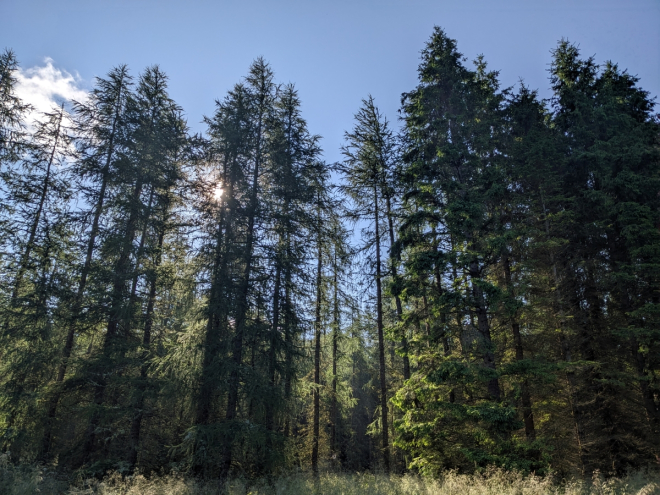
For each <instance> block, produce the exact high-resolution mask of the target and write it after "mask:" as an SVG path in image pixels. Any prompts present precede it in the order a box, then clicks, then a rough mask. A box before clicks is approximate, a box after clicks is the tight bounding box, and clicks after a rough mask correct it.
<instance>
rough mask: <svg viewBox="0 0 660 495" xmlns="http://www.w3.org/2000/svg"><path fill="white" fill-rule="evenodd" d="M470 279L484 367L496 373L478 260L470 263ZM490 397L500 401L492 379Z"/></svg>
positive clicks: (495, 380) (489, 388) (494, 379)
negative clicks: (480, 285)
mask: <svg viewBox="0 0 660 495" xmlns="http://www.w3.org/2000/svg"><path fill="white" fill-rule="evenodd" d="M469 271H470V279H471V280H472V297H473V299H474V304H475V312H476V313H477V329H478V330H479V334H480V337H481V347H482V349H481V352H482V353H483V361H484V366H486V368H489V369H491V370H493V371H495V369H496V368H495V352H494V349H493V341H492V339H491V335H490V323H489V321H488V311H487V308H486V301H485V300H484V295H483V291H482V290H481V288H480V287H479V285H478V283H477V281H478V280H479V279H480V278H481V272H480V270H479V263H478V262H477V261H476V260H473V261H471V262H470V267H469ZM488 395H489V396H490V398H491V399H493V400H495V401H498V402H499V400H500V384H499V381H498V379H497V378H496V377H495V378H491V379H490V380H489V381H488Z"/></svg>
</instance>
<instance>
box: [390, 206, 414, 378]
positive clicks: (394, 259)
mask: <svg viewBox="0 0 660 495" xmlns="http://www.w3.org/2000/svg"><path fill="white" fill-rule="evenodd" d="M386 199H387V203H386V204H387V212H386V213H387V223H388V227H389V233H390V266H391V272H392V278H393V279H396V277H397V264H398V263H400V262H401V257H400V256H398V255H397V256H394V253H393V250H394V221H393V219H392V207H391V204H390V196H389V195H387V196H386ZM394 303H395V305H396V319H397V322H399V323H400V322H401V320H402V316H403V308H402V306H401V298H400V297H399V295H398V294H396V295H395V296H394ZM401 349H402V350H403V379H404V380H408V379H409V378H410V359H409V358H408V339H407V338H406V336H405V334H404V335H403V336H402V337H401Z"/></svg>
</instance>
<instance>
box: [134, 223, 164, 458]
mask: <svg viewBox="0 0 660 495" xmlns="http://www.w3.org/2000/svg"><path fill="white" fill-rule="evenodd" d="M164 237H165V227H164V226H162V227H161V231H160V233H159V234H158V255H157V258H156V263H155V265H154V270H157V269H158V267H159V266H160V262H161V259H162V254H161V250H162V248H163V238H164ZM150 278H151V280H150V286H149V298H148V300H147V312H146V314H145V322H144V334H143V335H142V347H143V348H144V349H143V350H142V356H141V360H142V366H141V367H140V381H139V382H138V386H137V390H136V393H137V399H136V402H135V414H134V416H133V420H132V422H131V452H130V454H129V459H128V463H129V466H130V469H131V470H133V469H135V465H136V464H137V458H138V448H139V445H140V431H141V429H142V419H143V417H144V399H145V392H146V388H147V372H148V370H149V364H148V363H147V358H148V357H149V347H150V345H151V329H152V327H153V316H154V304H155V302H156V282H157V278H158V277H157V275H156V273H153V274H152V275H151V277H150Z"/></svg>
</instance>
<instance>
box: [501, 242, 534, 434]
mask: <svg viewBox="0 0 660 495" xmlns="http://www.w3.org/2000/svg"><path fill="white" fill-rule="evenodd" d="M502 264H503V266H504V280H505V282H506V288H507V291H508V292H509V296H510V297H514V288H513V282H512V280H511V265H510V261H509V254H508V253H505V254H504V257H503V258H502ZM516 314H517V310H516ZM516 314H513V315H511V318H510V320H511V331H512V332H513V342H514V346H515V348H516V361H522V360H523V359H524V356H523V345H522V337H521V335H520V324H519V323H518V318H517V316H516ZM521 400H522V412H523V421H524V423H525V436H526V437H527V440H530V441H533V440H535V439H536V430H535V428H534V415H533V413H532V399H531V396H530V393H529V382H528V380H527V379H526V378H525V379H524V380H523V382H522V385H521Z"/></svg>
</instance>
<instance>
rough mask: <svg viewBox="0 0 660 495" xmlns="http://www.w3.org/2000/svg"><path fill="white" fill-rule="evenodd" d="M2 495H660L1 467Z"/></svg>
mask: <svg viewBox="0 0 660 495" xmlns="http://www.w3.org/2000/svg"><path fill="white" fill-rule="evenodd" d="M0 493H2V494H3V495H24V494H30V495H31V494H37V493H38V494H44V495H45V494H48V495H50V494H53V495H54V494H67V495H83V494H84V495H97V494H98V495H212V494H223V495H225V494H226V495H285V494H286V495H316V494H320V495H549V494H553V495H628V494H637V495H651V494H660V477H658V476H655V475H652V474H643V473H634V474H630V475H628V476H626V477H625V478H609V479H605V478H603V477H601V476H598V475H595V476H594V477H593V478H591V479H588V480H576V479H574V480H569V481H563V482H562V481H557V480H553V479H552V478H551V477H537V476H522V475H521V474H519V473H512V472H506V471H502V470H497V469H491V470H488V471H486V472H485V473H482V474H475V475H463V474H457V473H454V472H447V473H445V474H444V476H442V477H441V478H440V479H436V480H430V479H425V478H420V477H417V476H412V475H406V476H389V477H388V476H385V475H374V474H367V473H365V474H336V473H327V474H321V475H320V476H319V478H318V479H314V477H312V476H311V475H310V474H309V473H298V474H293V475H289V476H282V477H279V478H276V479H272V480H265V479H263V480H256V481H255V480H252V481H249V480H244V479H240V478H239V479H233V480H228V481H218V480H197V479H194V478H186V477H184V476H180V475H163V476H151V477H145V476H142V475H135V476H130V477H122V476H121V475H120V474H118V473H114V474H109V475H108V476H106V477H105V478H104V479H102V480H97V479H87V480H85V479H81V478H78V479H67V478H66V477H64V475H63V474H62V473H58V472H56V471H49V470H47V469H44V468H41V467H35V466H20V467H16V466H10V465H8V464H5V465H4V466H0Z"/></svg>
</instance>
